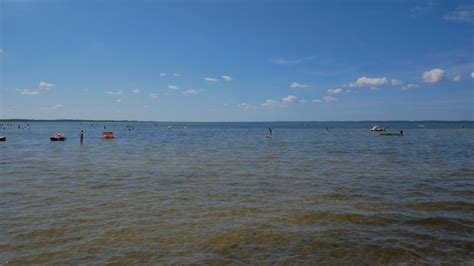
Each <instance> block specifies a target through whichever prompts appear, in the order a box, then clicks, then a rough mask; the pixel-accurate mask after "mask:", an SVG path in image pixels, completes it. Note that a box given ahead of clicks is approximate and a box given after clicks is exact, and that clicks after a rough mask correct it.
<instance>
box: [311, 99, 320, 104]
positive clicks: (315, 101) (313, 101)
mask: <svg viewBox="0 0 474 266" xmlns="http://www.w3.org/2000/svg"><path fill="white" fill-rule="evenodd" d="M311 102H312V103H321V102H322V100H321V99H313V100H311Z"/></svg>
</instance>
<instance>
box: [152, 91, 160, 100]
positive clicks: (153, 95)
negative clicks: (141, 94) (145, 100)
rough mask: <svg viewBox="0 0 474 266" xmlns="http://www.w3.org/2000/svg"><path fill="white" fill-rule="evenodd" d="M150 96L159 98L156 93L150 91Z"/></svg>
mask: <svg viewBox="0 0 474 266" xmlns="http://www.w3.org/2000/svg"><path fill="white" fill-rule="evenodd" d="M150 98H152V99H155V100H158V99H159V98H160V96H158V94H156V93H153V92H152V93H150Z"/></svg>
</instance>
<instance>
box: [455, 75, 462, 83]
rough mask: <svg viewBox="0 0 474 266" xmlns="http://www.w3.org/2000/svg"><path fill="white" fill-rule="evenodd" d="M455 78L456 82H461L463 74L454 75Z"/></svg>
mask: <svg viewBox="0 0 474 266" xmlns="http://www.w3.org/2000/svg"><path fill="white" fill-rule="evenodd" d="M453 80H454V81H456V82H459V81H461V80H462V76H461V75H456V76H454V77H453Z"/></svg>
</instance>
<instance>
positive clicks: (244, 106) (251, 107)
mask: <svg viewBox="0 0 474 266" xmlns="http://www.w3.org/2000/svg"><path fill="white" fill-rule="evenodd" d="M237 107H238V108H240V109H244V110H255V109H257V106H254V105H251V104H248V103H239V104H238V105H237Z"/></svg>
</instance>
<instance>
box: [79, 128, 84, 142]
mask: <svg viewBox="0 0 474 266" xmlns="http://www.w3.org/2000/svg"><path fill="white" fill-rule="evenodd" d="M79 138H80V139H81V144H82V143H83V142H84V130H82V129H81V132H80V133H79Z"/></svg>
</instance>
